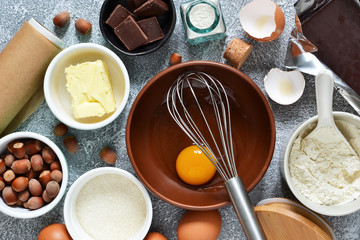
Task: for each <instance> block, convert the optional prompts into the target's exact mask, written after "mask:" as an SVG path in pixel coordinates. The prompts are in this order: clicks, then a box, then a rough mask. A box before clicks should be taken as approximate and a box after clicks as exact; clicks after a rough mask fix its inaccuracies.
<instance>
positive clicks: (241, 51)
mask: <svg viewBox="0 0 360 240" xmlns="http://www.w3.org/2000/svg"><path fill="white" fill-rule="evenodd" d="M252 48H253V46H252V44H250V43H247V42H244V41H242V40H240V39H238V38H234V39H233V40H232V41H231V42H230V44H229V46H228V47H227V48H226V50H225V53H224V58H225V59H226V60H227V61H228V62H229V63H230V64H231V65H233V66H234V67H236V68H237V69H240V68H241V66H242V65H243V64H244V62H245V61H246V59H247V58H248V57H249V55H250V53H251V50H252Z"/></svg>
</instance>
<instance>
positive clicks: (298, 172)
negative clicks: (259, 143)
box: [280, 112, 360, 216]
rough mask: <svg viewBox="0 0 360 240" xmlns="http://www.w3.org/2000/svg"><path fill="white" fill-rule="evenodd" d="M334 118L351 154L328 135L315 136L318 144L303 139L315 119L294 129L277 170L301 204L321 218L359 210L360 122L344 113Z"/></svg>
mask: <svg viewBox="0 0 360 240" xmlns="http://www.w3.org/2000/svg"><path fill="white" fill-rule="evenodd" d="M333 115H334V120H335V124H336V126H337V128H338V129H339V130H340V132H341V133H342V134H343V135H344V137H345V138H346V140H347V141H348V143H349V144H350V146H351V148H352V149H353V150H351V148H349V147H347V145H345V144H343V143H342V142H338V141H337V140H336V139H337V138H336V137H334V136H332V135H329V134H330V133H331V131H327V132H324V133H323V134H322V135H318V136H319V137H321V139H320V140H316V139H314V138H311V141H309V140H308V139H306V137H307V136H308V135H309V133H310V132H312V130H313V129H314V128H315V127H316V125H317V119H318V117H317V116H314V117H312V118H310V119H308V120H306V121H305V122H303V123H302V124H301V125H300V126H298V127H296V128H295V131H294V132H293V133H292V134H291V137H290V139H289V141H288V142H287V145H286V146H285V147H284V149H285V150H284V158H283V162H282V163H281V164H280V166H281V171H282V175H283V177H284V179H285V181H286V183H287V184H288V186H289V188H290V190H291V191H292V193H293V194H294V195H295V197H296V198H297V199H298V200H299V201H300V202H301V203H302V204H304V205H305V206H306V207H308V208H309V209H311V210H313V211H314V212H317V213H320V214H324V215H328V216H342V215H347V214H350V213H353V212H356V211H358V210H360V174H359V173H360V144H359V143H360V118H359V117H358V116H355V115H353V114H350V113H346V112H334V113H333ZM335 148H336V149H337V150H336V151H332V150H331V149H335Z"/></svg>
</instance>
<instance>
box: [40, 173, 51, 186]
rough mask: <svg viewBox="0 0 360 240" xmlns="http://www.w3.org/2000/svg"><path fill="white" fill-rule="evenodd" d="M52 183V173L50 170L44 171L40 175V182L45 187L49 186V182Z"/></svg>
mask: <svg viewBox="0 0 360 240" xmlns="http://www.w3.org/2000/svg"><path fill="white" fill-rule="evenodd" d="M50 181H51V176H50V171H49V170H44V171H42V173H40V176H39V182H40V183H41V185H42V186H43V187H45V186H46V184H48V182H50Z"/></svg>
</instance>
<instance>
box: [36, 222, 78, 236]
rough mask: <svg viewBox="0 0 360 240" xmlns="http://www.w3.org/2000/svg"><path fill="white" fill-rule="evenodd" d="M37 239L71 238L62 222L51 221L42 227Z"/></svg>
mask: <svg viewBox="0 0 360 240" xmlns="http://www.w3.org/2000/svg"><path fill="white" fill-rule="evenodd" d="M37 240H72V238H71V237H70V234H69V233H68V231H67V229H66V227H65V225H64V224H61V223H53V224H50V225H48V226H46V227H44V228H43V229H42V230H41V231H40V233H39V235H38V237H37Z"/></svg>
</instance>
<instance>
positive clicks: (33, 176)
mask: <svg viewBox="0 0 360 240" xmlns="http://www.w3.org/2000/svg"><path fill="white" fill-rule="evenodd" d="M24 176H25V177H27V178H28V179H32V178H37V176H38V174H37V173H36V172H35V171H34V170H33V169H30V171H29V172H28V173H26V174H25V175H24Z"/></svg>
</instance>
